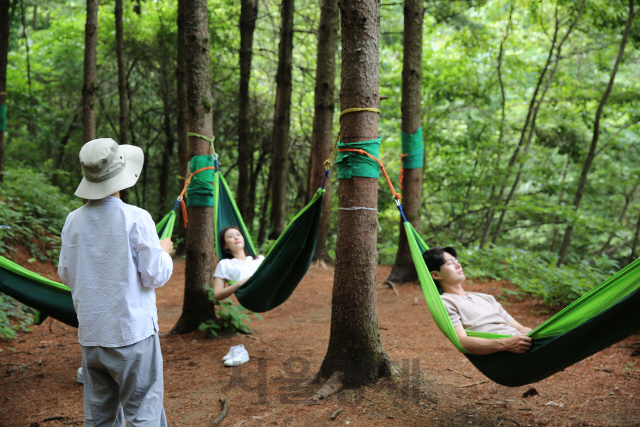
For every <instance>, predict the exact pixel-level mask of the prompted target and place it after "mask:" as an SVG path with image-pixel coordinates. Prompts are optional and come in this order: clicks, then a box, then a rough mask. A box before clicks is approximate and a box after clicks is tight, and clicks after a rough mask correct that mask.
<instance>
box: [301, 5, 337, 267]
mask: <svg viewBox="0 0 640 427" xmlns="http://www.w3.org/2000/svg"><path fill="white" fill-rule="evenodd" d="M339 16H340V14H339V10H338V1H337V0H322V2H321V4H320V23H319V24H318V55H317V58H318V60H317V62H316V88H315V102H314V105H315V112H314V116H313V131H312V133H311V158H310V164H311V165H310V167H309V184H308V188H309V194H308V197H307V202H309V199H310V198H311V196H312V195H313V194H314V193H313V192H314V191H315V190H316V189H318V188H320V187H321V186H322V183H323V181H324V171H325V166H324V161H325V160H326V159H327V158H329V156H330V155H331V148H332V145H333V110H334V108H335V106H334V103H333V100H334V97H335V80H336V51H337V49H338V25H339ZM324 188H325V190H327V192H326V193H325V197H324V201H323V204H322V215H321V216H320V227H319V228H318V241H317V244H316V252H315V254H314V256H313V257H314V259H315V260H324V261H331V257H330V256H329V254H328V253H327V234H328V232H329V219H330V215H331V179H329V178H327V180H326V183H325V186H324Z"/></svg>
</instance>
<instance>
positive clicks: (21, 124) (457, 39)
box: [3, 0, 640, 300]
mask: <svg viewBox="0 0 640 427" xmlns="http://www.w3.org/2000/svg"><path fill="white" fill-rule="evenodd" d="M318 3H319V2H311V1H308V0H300V1H297V2H296V7H295V14H294V41H293V74H292V98H291V129H290V140H289V141H288V147H289V148H288V154H287V155H288V158H289V169H288V176H287V180H288V185H287V186H286V187H287V210H286V212H287V215H288V218H289V219H290V218H292V217H293V216H294V215H295V213H296V212H297V211H298V210H299V209H300V208H301V207H302V206H303V205H304V203H305V201H306V200H308V198H309V195H310V194H313V192H314V191H315V189H314V188H309V184H308V173H309V170H310V168H309V165H310V146H311V134H312V127H313V117H314V96H313V94H314V85H315V70H316V68H315V64H316V60H317V58H316V55H317V49H316V46H317V33H318V20H319V16H320V6H319V4H318ZM11 4H12V9H11V10H12V13H11V25H10V38H9V40H10V45H9V53H8V68H7V90H6V92H7V127H6V131H5V149H6V160H5V162H6V175H5V177H4V179H5V181H7V182H12V181H13V180H16V179H18V177H17V175H21V174H22V173H23V172H21V171H23V170H32V171H37V174H38V176H44V177H45V178H44V180H46V181H48V183H49V184H52V185H54V186H56V187H58V188H59V191H60V193H61V194H63V195H66V196H69V195H72V194H73V191H74V190H75V187H76V185H77V184H78V182H79V180H80V179H81V170H80V168H79V165H78V152H79V150H80V147H81V146H82V144H83V142H84V141H83V140H82V123H81V116H82V109H81V98H82V78H83V71H82V70H83V68H82V64H83V56H84V38H83V37H84V36H83V34H84V25H85V16H86V11H85V4H84V2H73V1H56V0H45V1H38V2H33V1H31V2H30V1H26V0H22V1H20V2H18V1H15V0H14V1H12V2H11ZM113 9H114V4H113V2H111V1H102V2H100V6H99V13H98V48H97V52H98V59H97V76H96V84H97V91H96V96H97V98H96V103H95V108H96V134H97V136H98V137H110V138H113V139H115V140H118V135H119V127H118V114H119V109H118V105H119V98H118V78H117V76H118V71H117V61H116V55H115V51H116V45H115V37H114V34H115V23H114V15H113ZM381 10H382V12H381V14H382V16H381V28H382V31H381V34H382V35H381V39H380V95H381V97H382V98H383V100H382V102H381V107H380V109H381V112H382V114H381V116H380V127H379V129H380V137H381V138H382V144H381V148H380V158H381V160H382V161H383V162H384V164H385V165H386V168H387V171H388V172H389V174H390V176H391V179H392V181H393V182H394V183H397V182H398V180H399V178H400V156H401V134H400V126H401V108H400V106H401V87H402V55H403V44H402V42H403V7H402V3H400V2H388V3H382V8H381ZM208 11H209V29H210V44H211V49H210V58H211V76H212V81H211V88H212V89H211V98H212V103H211V108H212V110H213V129H214V135H215V150H216V152H217V153H218V155H219V160H220V163H221V165H222V166H221V170H222V172H223V173H224V175H225V177H226V178H227V180H228V181H229V184H230V186H231V188H232V189H235V188H236V186H237V181H238V168H237V166H238V148H237V147H238V102H239V101H238V85H239V79H240V75H239V65H238V52H239V49H240V33H239V31H238V21H239V16H240V4H239V2H236V1H231V0H209V1H208ZM628 16H629V7H628V3H627V2H625V1H619V0H613V1H609V2H604V1H600V0H589V1H584V2H573V1H564V0H557V1H550V0H542V1H536V2H530V1H518V0H511V1H509V0H493V1H487V2H484V1H477V2H473V1H454V2H438V1H433V2H431V1H429V2H426V3H425V17H424V25H423V46H422V49H423V50H422V100H421V104H422V126H423V143H424V153H425V155H424V170H423V188H422V191H423V195H422V206H421V209H420V223H421V226H422V229H421V234H422V235H423V237H424V239H425V241H426V242H427V243H428V244H430V245H450V244H455V245H459V246H460V247H464V248H467V249H468V252H467V255H464V252H463V253H462V259H463V260H464V259H465V257H466V258H467V259H469V261H470V262H472V267H473V268H475V269H476V271H478V273H477V274H482V275H485V276H486V275H493V276H494V277H501V276H500V275H501V272H500V271H498V272H496V271H495V269H496V268H497V267H496V266H498V265H501V263H502V262H503V261H504V260H505V257H513V256H515V251H516V250H517V251H519V252H518V253H526V254H527V255H526V256H524V255H523V257H524V259H531V260H537V262H538V264H535V265H537V266H538V267H537V268H540V269H542V268H544V266H549V265H551V266H555V265H557V263H558V254H559V252H561V249H562V243H563V236H564V235H565V234H566V230H567V229H568V227H571V229H572V230H573V233H572V234H571V240H570V245H569V246H568V252H567V255H566V259H565V260H563V261H565V262H566V263H567V264H569V265H573V266H574V269H575V270H576V271H579V272H578V273H576V274H579V275H581V277H582V276H585V277H587V276H588V277H589V278H590V279H589V280H587V282H588V283H591V279H594V280H595V279H600V278H601V277H604V276H606V274H608V273H610V272H611V271H614V269H615V268H616V267H622V266H623V265H626V264H627V263H628V262H630V261H631V260H633V259H636V258H637V246H638V243H639V242H638V236H639V233H640V190H638V186H639V184H640V179H639V175H640V144H639V143H640V125H639V123H640V108H639V107H638V105H639V103H638V101H639V100H640V81H639V80H638V76H639V75H640V63H639V59H640V51H639V50H638V44H639V43H640V20H638V19H637V18H636V19H635V20H633V21H632V22H631V23H630V26H629V30H628V34H627V36H628V37H627V40H626V42H625V44H624V45H622V46H621V41H622V40H623V39H624V37H625V35H624V32H625V28H626V27H625V24H626V22H627V19H628ZM123 21H124V47H125V57H126V90H127V94H128V97H127V98H128V106H129V109H128V118H129V132H128V143H130V144H134V145H137V146H140V147H141V148H142V149H143V151H144V153H145V157H146V167H145V168H144V170H143V176H142V177H141V179H140V183H139V184H138V185H137V186H136V187H134V189H133V190H132V191H131V192H130V193H131V194H130V196H129V197H130V198H129V201H130V203H133V204H135V205H138V206H140V207H142V208H144V209H146V210H148V211H149V212H151V213H152V215H153V216H154V218H156V219H159V218H160V217H161V215H163V214H164V213H165V212H166V211H168V210H169V209H170V208H171V207H172V206H173V205H172V203H171V202H172V200H175V198H176V197H177V195H178V194H179V192H180V190H181V188H182V185H183V183H184V181H183V179H181V177H180V174H179V172H178V155H177V150H178V147H177V145H176V144H175V143H174V142H175V140H176V132H177V129H176V122H177V109H176V96H177V95H176V84H175V80H176V64H177V62H176V60H177V59H176V58H177V48H176V46H177V4H176V2H160V1H151V0H146V1H145V0H137V1H133V2H124V18H123ZM279 32H280V2H279V1H275V0H262V1H260V2H259V7H258V16H257V20H256V28H255V34H254V42H253V63H252V65H251V81H250V106H249V108H250V115H249V117H250V125H249V134H250V142H251V147H252V150H251V151H252V158H250V160H249V167H250V174H251V177H252V183H253V185H252V186H251V190H252V192H253V194H252V195H251V196H250V199H251V200H253V201H254V203H253V205H252V206H251V209H252V214H251V215H250V220H249V224H248V226H249V228H250V230H251V232H252V233H253V234H254V235H256V236H257V237H258V239H257V240H258V241H259V242H260V243H264V244H268V242H266V235H267V234H268V233H266V232H264V233H262V234H259V230H260V229H261V228H262V229H265V228H266V227H268V224H267V218H266V215H265V213H266V212H267V210H268V209H269V205H268V204H269V199H268V192H267V191H266V189H267V187H268V176H269V169H270V167H271V166H270V165H271V162H270V158H271V143H272V140H271V133H272V127H273V108H274V103H275V92H276V80H275V76H276V72H277V67H278V43H279ZM621 47H622V50H621ZM338 49H340V48H339V47H338ZM620 52H622V54H620ZM339 58H340V55H337V59H336V60H337V61H338V66H337V70H338V71H337V76H336V87H337V88H339V85H340V75H339V70H340V66H339V61H340V59H339ZM618 59H619V67H618V69H617V74H616V75H615V80H614V81H613V85H612V87H611V89H610V93H609V94H608V96H607V98H606V99H605V102H604V103H603V102H602V101H603V94H604V93H605V92H606V91H607V88H608V84H609V83H610V81H611V76H612V69H613V68H614V64H615V63H616V62H617V61H618ZM338 92H339V89H338V90H337V91H336V97H338V96H339V94H338ZM336 105H339V103H337V102H336ZM599 107H602V112H601V117H598V118H596V117H597V112H598V109H599ZM338 116H339V114H337V111H336V114H335V115H334V123H335V128H337V124H338ZM597 120H598V121H599V123H597V126H596V121H597ZM594 127H596V130H597V135H598V138H599V140H598V141H597V144H596V147H595V151H594V152H593V153H592V154H593V156H592V165H591V166H590V169H588V173H587V175H586V181H585V185H584V190H583V194H582V195H581V200H579V202H578V205H579V206H577V207H576V206H575V200H576V194H577V193H578V192H579V191H578V188H579V182H580V179H581V176H582V175H583V174H584V169H585V167H584V166H585V164H586V162H587V160H588V158H590V147H591V144H592V141H593V137H594ZM167 159H168V160H167ZM167 161H168V164H167V163H166V162H167ZM163 162H165V163H163ZM33 175H35V172H34V173H33ZM332 180H333V185H334V188H336V187H337V185H339V182H338V179H337V177H336V176H335V174H333V175H332ZM7 188H9V187H6V188H5V186H3V192H5V191H7ZM335 194H336V192H335V191H334V192H333V199H334V202H333V203H332V215H336V212H337V203H336V202H335V200H336V199H337V196H336V195H335ZM60 200H64V201H68V200H69V199H68V198H67V197H64V198H61V199H60ZM378 210H379V212H380V215H379V224H380V227H381V231H380V232H379V233H378V249H379V261H380V262H381V263H386V264H391V263H393V259H394V256H395V253H396V250H397V245H398V243H397V235H398V224H399V217H398V212H397V210H396V206H395V203H394V202H393V199H392V197H391V196H390V194H389V192H388V189H387V188H386V185H385V184H384V182H383V180H381V181H380V185H379V206H378ZM4 219H6V218H3V220H4ZM336 223H337V222H336V221H330V228H329V234H328V244H327V247H328V248H329V253H332V252H331V248H332V245H333V242H334V241H335V235H336V229H335V227H336ZM478 251H480V252H478ZM487 251H488V252H487ZM496 253H498V254H501V255H499V256H495V257H494V256H493V255H491V254H496ZM494 258H495V259H494ZM541 259H542V260H543V261H542V262H540V260H541ZM504 262H505V263H506V261H504ZM526 263H527V264H529V265H530V266H531V265H534V264H532V263H531V262H529V261H526ZM505 265H506V264H505ZM581 265H583V266H584V265H587V267H581ZM590 267H592V268H594V269H595V270H594V271H595V272H589V271H588V272H586V273H585V272H584V271H583V270H584V268H590ZM581 269H582V270H581ZM472 271H473V270H472ZM491 271H494V272H493V273H491ZM529 273H530V272H529ZM529 273H526V274H529ZM518 274H525V273H523V272H522V271H521V272H520V273H518ZM594 275H595V276H597V277H593V276H594ZM603 275H604V276H603ZM523 277H524V276H523ZM572 277H573V276H572ZM550 280H551V279H550ZM565 280H566V277H564V276H562V277H561V276H558V277H555V278H553V280H551V282H549V283H562V282H563V281H565ZM591 286H592V285H591ZM588 287H589V286H586V288H588ZM572 292H573V291H568V293H569V294H570V296H569V297H568V294H567V293H566V292H565V293H563V296H562V297H561V298H560V300H563V298H566V297H568V298H569V299H572V298H575V296H574V295H575V293H576V292H577V293H580V292H581V291H580V289H578V290H577V291H575V292H573V293H572Z"/></svg>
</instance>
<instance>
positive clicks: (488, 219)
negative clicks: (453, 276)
mask: <svg viewBox="0 0 640 427" xmlns="http://www.w3.org/2000/svg"><path fill="white" fill-rule="evenodd" d="M512 16H513V5H511V6H510V7H509V20H508V21H507V29H506V30H505V31H504V37H502V41H501V42H500V50H499V51H498V66H497V70H498V83H500V95H501V98H500V110H501V114H500V133H499V136H498V149H497V153H496V154H497V155H496V166H497V167H496V169H497V168H499V167H500V154H501V152H502V138H503V137H504V121H505V106H506V97H505V93H504V81H503V80H502V59H503V55H504V44H505V43H506V42H507V38H508V37H509V30H510V28H511V24H512V20H511V17H512ZM495 188H496V185H495V184H494V185H493V186H492V187H491V192H490V194H489V202H490V205H489V209H488V210H487V215H486V216H485V222H484V227H483V228H482V237H481V238H480V249H483V248H484V245H485V244H486V243H487V237H489V230H491V223H492V222H493V212H494V206H493V204H491V201H492V200H493V197H494V194H495V193H494V191H495Z"/></svg>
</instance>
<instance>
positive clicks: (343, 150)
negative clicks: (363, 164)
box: [338, 148, 402, 205]
mask: <svg viewBox="0 0 640 427" xmlns="http://www.w3.org/2000/svg"><path fill="white" fill-rule="evenodd" d="M338 152H339V153H346V152H351V153H358V154H362V155H363V156H367V157H369V158H371V159H373V160H375V161H376V162H377V163H378V165H379V166H380V168H381V169H382V173H384V177H385V179H386V180H387V185H388V186H389V190H391V194H393V198H394V199H395V201H396V205H399V204H400V200H402V195H401V194H400V193H398V192H397V191H396V189H395V188H393V184H392V183H391V179H389V175H388V174H387V170H386V169H385V167H384V164H383V163H382V161H381V160H380V159H378V158H377V157H375V156H372V155H371V154H369V153H367V152H366V151H364V150H362V149H360V148H341V149H339V150H338Z"/></svg>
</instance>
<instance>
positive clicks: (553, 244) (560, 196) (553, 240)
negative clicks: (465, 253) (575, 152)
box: [549, 154, 569, 252]
mask: <svg viewBox="0 0 640 427" xmlns="http://www.w3.org/2000/svg"><path fill="white" fill-rule="evenodd" d="M568 169H569V154H567V155H566V156H565V158H564V164H563V165H562V177H561V178H560V191H559V192H558V201H557V202H556V205H558V206H561V205H562V203H563V200H564V188H563V185H564V181H565V180H566V179H567V171H568ZM558 220H559V218H557V217H556V221H558ZM558 227H559V226H554V227H553V236H552V237H551V245H550V247H549V251H550V252H553V251H555V250H556V249H555V247H556V241H557V240H558Z"/></svg>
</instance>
